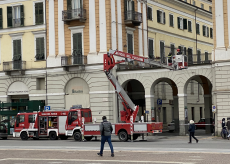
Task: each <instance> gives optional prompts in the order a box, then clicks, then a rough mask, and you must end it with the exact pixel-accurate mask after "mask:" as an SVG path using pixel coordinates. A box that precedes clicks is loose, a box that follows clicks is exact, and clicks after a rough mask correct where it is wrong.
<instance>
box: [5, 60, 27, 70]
mask: <svg viewBox="0 0 230 164" xmlns="http://www.w3.org/2000/svg"><path fill="white" fill-rule="evenodd" d="M25 69H26V61H21V60H15V61H9V62H3V71H13V70H25Z"/></svg>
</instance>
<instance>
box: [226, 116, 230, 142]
mask: <svg viewBox="0 0 230 164" xmlns="http://www.w3.org/2000/svg"><path fill="white" fill-rule="evenodd" d="M226 126H227V128H228V140H229V137H230V117H228V118H227V124H226Z"/></svg>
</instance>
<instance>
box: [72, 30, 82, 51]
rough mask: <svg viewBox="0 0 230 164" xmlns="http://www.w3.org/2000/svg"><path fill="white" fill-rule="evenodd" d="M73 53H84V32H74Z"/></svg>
mask: <svg viewBox="0 0 230 164" xmlns="http://www.w3.org/2000/svg"><path fill="white" fill-rule="evenodd" d="M73 52H74V54H73V55H82V33H76V34H73Z"/></svg>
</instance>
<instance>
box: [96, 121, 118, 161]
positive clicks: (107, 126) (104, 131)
mask: <svg viewBox="0 0 230 164" xmlns="http://www.w3.org/2000/svg"><path fill="white" fill-rule="evenodd" d="M102 120H103V122H101V125H100V132H101V150H100V152H99V153H97V154H98V155H99V156H103V150H104V145H105V141H107V142H108V144H109V147H110V150H111V157H114V151H113V145H112V142H111V133H112V131H113V127H112V124H111V123H110V122H109V121H107V119H106V116H103V117H102Z"/></svg>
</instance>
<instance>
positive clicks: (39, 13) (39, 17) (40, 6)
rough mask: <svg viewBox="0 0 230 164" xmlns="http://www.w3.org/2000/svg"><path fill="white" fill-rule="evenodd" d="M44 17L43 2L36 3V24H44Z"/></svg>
mask: <svg viewBox="0 0 230 164" xmlns="http://www.w3.org/2000/svg"><path fill="white" fill-rule="evenodd" d="M43 19H44V16H43V3H42V2H41V3H35V24H43V23H44V20H43Z"/></svg>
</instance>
